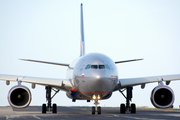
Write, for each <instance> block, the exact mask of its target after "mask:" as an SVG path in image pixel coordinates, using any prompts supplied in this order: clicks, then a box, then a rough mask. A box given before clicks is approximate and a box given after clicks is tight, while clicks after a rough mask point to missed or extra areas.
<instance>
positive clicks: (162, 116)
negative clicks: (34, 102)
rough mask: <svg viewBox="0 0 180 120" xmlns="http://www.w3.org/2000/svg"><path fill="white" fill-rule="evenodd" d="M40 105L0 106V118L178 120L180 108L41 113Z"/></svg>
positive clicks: (67, 109) (68, 109) (61, 109)
mask: <svg viewBox="0 0 180 120" xmlns="http://www.w3.org/2000/svg"><path fill="white" fill-rule="evenodd" d="M41 109H42V108H41V106H29V107H28V108H25V109H12V108H11V107H0V120H76V119H78V120H116V119H117V120H180V109H163V110H162V109H155V108H137V111H136V114H131V113H130V112H127V113H126V114H120V111H119V108H116V107H102V108H101V115H98V114H95V115H92V114H91V107H62V106H58V107H57V113H56V114H53V113H52V112H47V113H46V114H42V113H41Z"/></svg>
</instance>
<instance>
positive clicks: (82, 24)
mask: <svg viewBox="0 0 180 120" xmlns="http://www.w3.org/2000/svg"><path fill="white" fill-rule="evenodd" d="M83 55H85V42H84V23H83V4H82V3H81V41H80V56H83Z"/></svg>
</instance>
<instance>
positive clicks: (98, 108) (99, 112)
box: [97, 106, 101, 115]
mask: <svg viewBox="0 0 180 120" xmlns="http://www.w3.org/2000/svg"><path fill="white" fill-rule="evenodd" d="M97 112H98V114H99V115H100V114H101V107H100V106H99V107H97Z"/></svg>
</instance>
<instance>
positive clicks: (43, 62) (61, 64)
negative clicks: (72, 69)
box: [20, 59, 69, 67]
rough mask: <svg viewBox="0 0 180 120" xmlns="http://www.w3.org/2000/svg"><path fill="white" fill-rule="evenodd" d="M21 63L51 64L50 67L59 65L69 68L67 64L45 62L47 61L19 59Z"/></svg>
mask: <svg viewBox="0 0 180 120" xmlns="http://www.w3.org/2000/svg"><path fill="white" fill-rule="evenodd" d="M20 60H23V61H31V62H39V63H45V64H52V65H61V66H67V67H68V66H69V64H66V63H55V62H47V61H39V60H30V59H20Z"/></svg>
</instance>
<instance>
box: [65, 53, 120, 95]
mask: <svg viewBox="0 0 180 120" xmlns="http://www.w3.org/2000/svg"><path fill="white" fill-rule="evenodd" d="M67 73H68V75H67V77H68V79H71V84H72V86H73V87H74V88H76V89H77V90H78V92H80V93H81V94H83V95H85V96H87V97H89V98H91V97H92V96H93V95H100V96H101V98H102V97H104V96H106V95H107V94H110V93H112V91H113V90H114V88H115V86H116V85H117V82H118V71H117V67H116V65H115V63H114V62H113V61H112V60H111V59H110V58H109V57H108V56H106V55H104V54H100V53H89V54H86V55H84V56H82V57H79V58H78V59H76V60H74V61H73V62H72V63H71V64H70V67H69V68H68V72H67Z"/></svg>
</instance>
